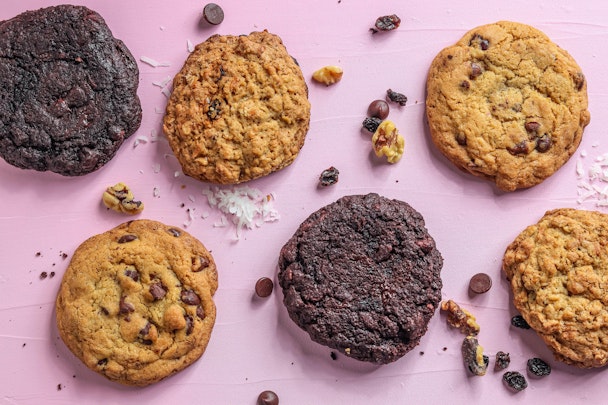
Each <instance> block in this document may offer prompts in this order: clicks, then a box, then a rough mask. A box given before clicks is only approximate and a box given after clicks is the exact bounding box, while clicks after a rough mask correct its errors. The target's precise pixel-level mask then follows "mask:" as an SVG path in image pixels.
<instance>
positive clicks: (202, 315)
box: [196, 305, 205, 319]
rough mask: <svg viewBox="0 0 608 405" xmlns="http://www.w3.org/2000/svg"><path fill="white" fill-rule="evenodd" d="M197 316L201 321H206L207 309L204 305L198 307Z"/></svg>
mask: <svg viewBox="0 0 608 405" xmlns="http://www.w3.org/2000/svg"><path fill="white" fill-rule="evenodd" d="M196 316H198V317H199V318H200V319H205V308H203V307H202V305H199V306H198V307H196Z"/></svg>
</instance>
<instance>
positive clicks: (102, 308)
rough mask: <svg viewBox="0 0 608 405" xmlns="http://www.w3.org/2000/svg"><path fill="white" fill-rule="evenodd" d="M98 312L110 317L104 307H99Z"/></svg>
mask: <svg viewBox="0 0 608 405" xmlns="http://www.w3.org/2000/svg"><path fill="white" fill-rule="evenodd" d="M100 311H101V313H102V314H104V315H106V316H107V315H110V311H108V310H107V309H106V308H105V307H101V309H100Z"/></svg>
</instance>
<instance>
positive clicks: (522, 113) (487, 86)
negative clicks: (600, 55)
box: [426, 21, 590, 191]
mask: <svg viewBox="0 0 608 405" xmlns="http://www.w3.org/2000/svg"><path fill="white" fill-rule="evenodd" d="M426 114H427V118H428V123H429V127H430V134H431V138H432V140H433V142H434V144H435V145H436V147H437V148H438V149H439V150H440V151H441V152H442V153H443V154H444V155H445V156H446V157H447V158H448V159H449V160H450V161H451V162H452V163H453V164H454V165H456V166H457V167H458V168H460V169H462V170H464V171H465V172H468V173H471V174H473V175H475V176H479V177H481V178H485V179H488V180H490V181H493V182H495V183H496V186H497V187H498V188H500V189H502V190H504V191H513V190H516V189H521V188H527V187H531V186H534V185H536V184H539V183H541V182H542V181H543V180H545V179H546V178H548V177H549V176H551V175H552V174H553V173H555V172H556V171H557V170H558V169H559V168H560V167H561V166H562V165H564V163H566V161H568V159H569V158H570V156H572V154H573V153H574V152H575V150H576V149H577V147H578V145H579V143H580V142H581V137H582V135H583V129H584V128H585V126H586V125H587V124H588V123H589V120H590V115H589V111H588V110H587V81H586V80H585V76H584V75H583V72H582V70H581V68H580V67H579V66H578V65H577V63H576V62H575V60H574V59H573V58H572V57H571V56H570V54H568V52H567V51H565V50H564V49H562V48H560V47H559V46H558V45H556V44H555V43H553V42H552V41H551V40H550V39H549V38H548V37H547V36H546V35H545V34H544V33H542V32H541V31H539V30H538V29H536V28H533V27H531V26H528V25H525V24H520V23H515V22H509V21H500V22H497V23H494V24H488V25H484V26H481V27H477V28H474V29H472V30H471V31H469V32H467V33H466V34H465V35H464V36H463V37H462V38H461V39H460V40H459V41H458V42H457V43H456V44H454V45H452V46H449V47H447V48H445V49H443V50H442V51H441V52H440V53H439V54H438V55H437V56H436V57H435V59H434V60H433V62H432V64H431V67H430V70H429V73H428V78H427V99H426Z"/></svg>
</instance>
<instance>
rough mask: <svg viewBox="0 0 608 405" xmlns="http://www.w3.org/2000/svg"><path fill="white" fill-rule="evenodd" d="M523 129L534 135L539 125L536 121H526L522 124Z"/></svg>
mask: <svg viewBox="0 0 608 405" xmlns="http://www.w3.org/2000/svg"><path fill="white" fill-rule="evenodd" d="M524 128H526V131H528V132H531V133H536V132H537V131H538V129H539V128H540V124H539V123H538V122H536V121H528V122H526V123H525V124H524Z"/></svg>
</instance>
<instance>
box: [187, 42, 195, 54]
mask: <svg viewBox="0 0 608 405" xmlns="http://www.w3.org/2000/svg"><path fill="white" fill-rule="evenodd" d="M186 49H188V52H190V53H191V52H193V51H194V44H193V43H192V41H190V40H189V39H188V40H186Z"/></svg>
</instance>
